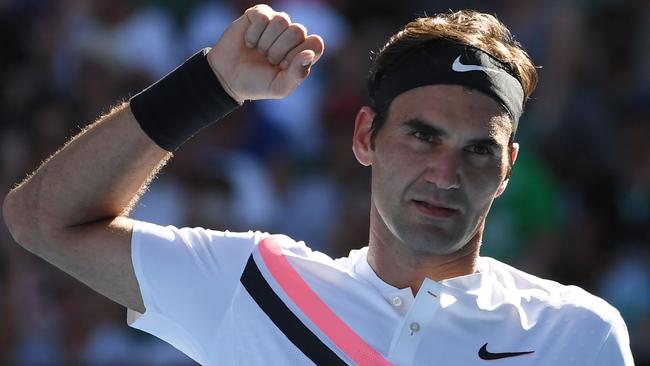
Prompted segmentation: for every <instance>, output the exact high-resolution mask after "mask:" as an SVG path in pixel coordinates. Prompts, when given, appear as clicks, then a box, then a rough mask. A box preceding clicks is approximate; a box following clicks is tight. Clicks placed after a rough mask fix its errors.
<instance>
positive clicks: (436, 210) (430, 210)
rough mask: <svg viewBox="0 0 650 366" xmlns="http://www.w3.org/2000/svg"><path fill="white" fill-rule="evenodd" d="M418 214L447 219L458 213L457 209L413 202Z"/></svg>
mask: <svg viewBox="0 0 650 366" xmlns="http://www.w3.org/2000/svg"><path fill="white" fill-rule="evenodd" d="M413 202H414V203H415V207H416V208H417V209H418V211H420V213H422V214H424V215H425V216H429V217H432V218H436V219H447V218H450V217H451V216H453V215H454V214H455V213H457V212H458V210H457V209H454V208H450V207H445V206H443V205H441V204H437V203H431V202H425V201H418V200H413Z"/></svg>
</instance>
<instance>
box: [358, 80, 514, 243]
mask: <svg viewBox="0 0 650 366" xmlns="http://www.w3.org/2000/svg"><path fill="white" fill-rule="evenodd" d="M364 113H365V114H366V116H365V117H364V116H362V114H364ZM373 117H374V113H373V112H372V110H370V109H366V110H365V112H364V110H363V109H362V111H361V112H360V113H359V116H357V125H356V128H355V141H354V151H355V155H356V156H357V159H358V160H359V161H360V162H361V163H362V164H364V165H372V208H371V222H373V226H374V227H373V228H372V230H373V231H374V232H375V233H374V234H375V235H377V236H379V239H380V240H383V241H387V240H388V241H396V242H398V243H401V244H403V245H405V246H406V247H408V248H410V249H411V250H414V251H417V252H424V253H428V254H433V255H446V254H450V253H453V252H455V251H457V250H459V249H460V248H462V247H463V246H464V245H465V244H467V243H468V242H469V241H470V240H471V239H472V238H474V237H475V236H476V235H477V233H478V231H479V230H481V229H482V227H483V223H484V221H485V217H486V215H487V213H488V211H489V209H490V206H491V204H492V201H493V200H494V198H495V197H496V196H498V195H500V194H501V193H502V192H503V190H504V189H505V185H506V175H507V172H508V169H509V165H510V162H509V161H510V159H509V156H508V155H509V154H511V151H512V156H511V158H512V160H513V161H514V159H515V158H516V152H517V146H516V144H515V145H513V147H512V149H511V147H510V146H509V137H510V133H511V131H512V127H511V124H510V122H509V120H508V118H507V114H505V112H504V110H503V109H502V108H501V107H500V106H499V105H498V103H497V102H496V101H494V100H493V99H492V98H490V97H488V96H487V95H485V94H483V93H480V92H478V91H473V90H469V89H467V88H465V87H462V86H457V85H430V86H424V87H420V88H415V89H412V90H409V91H407V92H405V93H403V94H401V95H399V96H398V97H397V98H395V99H394V100H393V102H392V104H391V106H390V109H389V112H388V116H387V117H386V121H385V123H384V125H383V126H382V127H381V129H380V130H379V132H378V134H377V136H376V141H375V144H374V149H373V148H370V147H369V136H368V135H369V131H368V129H367V128H369V125H368V123H371V122H372V118H373ZM368 120H369V121H368ZM366 133H367V135H366Z"/></svg>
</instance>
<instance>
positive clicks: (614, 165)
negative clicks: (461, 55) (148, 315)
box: [0, 0, 650, 365]
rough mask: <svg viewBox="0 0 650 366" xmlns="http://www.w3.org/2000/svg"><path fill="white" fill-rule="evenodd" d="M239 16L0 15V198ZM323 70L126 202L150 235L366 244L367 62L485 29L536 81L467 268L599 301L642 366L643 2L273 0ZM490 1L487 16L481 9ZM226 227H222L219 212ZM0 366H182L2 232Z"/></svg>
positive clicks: (69, 8) (647, 127) (158, 7)
mask: <svg viewBox="0 0 650 366" xmlns="http://www.w3.org/2000/svg"><path fill="white" fill-rule="evenodd" d="M252 4H253V2H250V1H228V2H226V1H222V2H213V1H200V0H192V1H190V0H185V1H174V0H157V1H155V0H151V1H126V0H112V1H108V0H60V1H45V0H20V1H19V0H13V1H12V0H0V45H1V46H0V47H1V51H0V187H2V190H3V194H2V196H4V194H5V192H7V191H8V189H9V188H10V187H11V186H12V185H13V184H15V183H16V182H18V181H20V180H22V179H23V178H24V177H25V176H26V175H27V174H28V173H29V172H31V171H33V169H34V168H35V167H37V166H38V164H40V162H42V161H43V160H44V159H45V158H47V157H48V156H49V155H50V154H52V153H53V152H54V151H55V150H56V149H57V148H58V147H59V146H61V145H62V144H63V143H64V142H65V141H66V139H67V138H69V137H71V136H72V135H74V134H76V133H77V132H79V130H80V128H82V127H83V126H85V125H87V124H88V123H91V122H92V121H94V120H95V119H96V118H97V117H98V116H99V115H101V114H102V113H106V112H107V111H109V110H110V107H111V106H114V105H116V104H119V103H120V102H121V101H123V100H127V99H128V98H129V97H130V96H131V95H133V94H135V93H136V92H138V91H139V90H141V89H142V88H144V87H145V86H147V85H148V84H149V83H151V82H152V81H155V80H157V79H158V78H160V77H161V76H163V75H164V74H165V73H166V72H167V71H169V70H170V69H172V68H173V67H174V66H176V65H177V64H179V63H180V62H182V61H183V60H184V59H186V58H188V57H189V56H190V55H192V54H193V53H194V52H195V51H196V50H197V49H199V48H202V47H205V46H210V45H212V44H213V43H214V42H215V41H216V40H217V38H218V36H219V35H220V34H221V32H222V31H223V30H224V29H225V28H226V27H227V26H228V24H229V23H230V22H231V21H232V20H234V19H235V18H237V17H238V16H239V15H240V14H241V13H242V12H243V10H244V9H246V8H247V7H249V6H251V5H252ZM271 5H273V6H274V7H275V8H276V9H279V10H284V11H286V12H288V13H289V14H290V16H291V17H292V19H293V20H294V21H298V22H301V23H303V24H305V25H306V26H307V28H308V29H309V31H310V32H315V33H318V34H320V35H322V36H323V38H324V40H325V45H326V52H325V56H324V57H323V59H322V60H321V62H320V63H319V64H318V65H317V66H316V67H314V68H313V69H312V75H311V76H310V78H309V79H308V80H307V81H306V82H304V83H303V85H301V86H300V88H298V90H297V91H296V92H295V93H293V95H291V96H290V97H289V98H286V99H284V100H280V101H263V102H255V103H246V104H245V106H244V107H243V108H240V109H239V110H237V111H236V112H234V113H232V114H231V115H230V116H229V117H228V118H227V119H226V120H224V121H221V122H220V123H219V127H216V128H210V129H207V130H205V131H204V132H202V133H201V134H200V135H199V136H197V137H196V138H194V139H193V140H192V141H191V142H190V143H188V144H186V145H185V146H184V147H183V148H182V149H181V150H180V151H179V152H178V153H177V154H176V157H175V158H174V159H173V160H172V161H171V163H170V164H169V165H168V166H167V167H166V168H165V169H164V170H163V172H162V173H161V174H160V176H159V178H158V179H157V180H156V181H155V182H154V184H153V185H152V186H151V189H150V191H149V192H148V193H147V194H146V195H145V196H144V198H143V199H142V201H141V202H140V203H139V204H138V206H137V209H136V211H135V212H134V216H135V217H136V218H138V219H142V220H148V221H152V222H156V223H159V224H173V225H176V226H203V227H208V228H214V229H221V230H224V229H229V230H232V231H234V230H241V231H247V230H248V229H253V230H261V231H268V232H276V233H277V232H281V233H286V234H288V235H291V236H293V237H294V238H295V239H298V240H305V241H306V242H307V243H308V244H310V245H311V246H312V247H313V248H315V249H318V250H321V251H323V252H326V253H328V254H330V255H332V256H341V255H346V254H347V252H348V251H349V250H350V249H351V248H357V247H361V246H365V245H366V244H367V240H368V212H369V169H365V168H363V167H361V166H360V165H359V164H358V163H357V162H356V161H355V159H354V156H353V154H352V151H351V136H352V131H353V123H354V116H355V114H356V111H357V110H358V108H359V107H360V106H362V105H363V104H364V103H366V101H367V99H366V98H367V96H366V90H365V80H366V76H367V72H368V66H369V60H370V55H371V51H372V50H376V49H378V48H379V47H380V46H381V45H382V44H383V43H384V42H385V41H386V40H387V38H388V36H390V35H391V34H392V33H394V32H395V31H396V30H398V28H399V26H400V25H403V24H404V23H405V22H407V21H409V20H411V19H413V18H414V17H415V16H418V15H419V16H421V15H424V14H433V13H436V12H439V11H446V10H449V9H450V7H451V8H452V9H453V10H458V9H462V8H475V9H478V10H482V11H486V12H488V13H491V14H495V15H496V16H497V17H498V18H499V19H500V20H501V21H503V22H504V23H505V24H506V25H507V26H508V27H509V28H510V29H511V31H512V32H513V33H514V34H515V35H516V38H517V39H518V40H519V42H521V43H522V44H523V46H524V47H525V48H526V49H527V50H528V52H529V54H530V55H531V56H532V58H533V60H534V61H535V63H536V64H537V65H540V66H541V67H542V68H541V69H539V72H540V77H541V83H540V85H539V88H538V90H537V92H536V93H535V94H534V95H533V99H532V100H531V102H530V103H529V104H528V107H527V112H526V113H525V114H524V116H523V119H522V121H521V123H520V129H519V132H518V140H519V142H520V144H521V145H522V148H521V153H520V158H519V160H518V161H517V165H516V168H515V170H514V172H513V176H512V179H511V182H510V186H509V189H508V191H506V193H505V195H504V196H502V197H501V198H500V199H498V200H497V201H496V202H495V205H494V207H493V209H492V212H491V216H490V217H489V219H488V225H487V226H488V228H487V233H486V237H485V240H484V244H483V251H482V254H483V255H489V256H493V257H496V258H498V259H501V260H503V261H506V262H508V263H511V264H513V265H515V266H517V267H519V268H521V269H523V270H526V271H529V272H531V273H533V274H536V275H539V276H542V277H547V278H552V279H554V280H557V281H559V282H562V283H565V284H576V285H579V286H581V287H583V288H585V289H587V290H588V291H590V292H593V293H595V294H597V295H599V296H601V297H603V298H605V299H606V300H607V301H608V302H610V303H611V304H613V305H614V306H616V307H617V308H618V309H619V310H620V312H621V314H622V315H623V317H624V318H625V321H626V323H627V326H628V328H629V331H630V336H631V342H632V348H633V352H634V355H635V359H636V362H637V364H638V365H650V245H649V244H650V143H648V142H649V140H650V98H649V96H650V86H649V85H650V2H648V1H614V0H611V1H607V0H582V1H532V0H498V1H489V2H486V1H453V2H450V1H434V0H428V1H424V0H421V1H416V0H402V1H399V2H395V1H391V0H379V1H372V2H369V1H352V0H329V1H327V0H321V1H318V0H309V1H304V0H303V1H298V0H294V1H277V2H273V3H272V4H271ZM488 5H489V6H488ZM224 213H227V214H224ZM0 364H2V365H127V364H134V365H193V362H192V361H191V360H189V359H188V358H186V357H185V356H184V355H182V354H180V353H179V352H177V351H176V350H175V349H173V348H172V347H170V346H167V345H166V344H164V343H162V342H160V341H158V340H156V338H154V337H152V336H149V335H147V334H145V333H141V332H139V331H135V330H132V329H130V328H128V327H127V326H126V322H125V310H124V309H123V308H122V307H120V306H118V305H115V304H113V303H111V302H110V301H109V300H107V299H105V298H103V297H102V296H100V295H96V294H94V293H93V292H92V291H90V290H89V289H88V288H86V287H85V286H83V285H81V284H80V283H78V282H76V281H75V280H73V279H72V278H71V277H68V276H67V275H65V274H63V273H61V272H60V271H58V270H56V269H55V268H54V267H52V266H51V265H49V264H47V263H45V262H44V261H42V260H41V259H39V258H37V257H35V256H33V255H31V254H29V253H27V252H26V251H25V250H23V249H22V248H21V247H19V246H17V245H15V244H14V242H13V240H12V239H11V237H10V235H9V233H8V232H7V230H6V227H5V225H0Z"/></svg>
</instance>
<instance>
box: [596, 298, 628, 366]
mask: <svg viewBox="0 0 650 366" xmlns="http://www.w3.org/2000/svg"><path fill="white" fill-rule="evenodd" d="M614 311H615V310H614ZM615 312H616V314H615V315H616V316H615V317H614V319H613V320H612V321H611V325H612V328H611V330H610V332H609V334H608V335H607V337H606V338H605V341H604V343H603V346H602V347H601V349H600V352H598V356H597V358H596V362H595V363H594V365H596V366H634V360H633V358H632V351H631V349H630V336H629V334H628V332H627V327H626V326H625V322H624V321H623V318H622V317H621V315H620V314H619V313H618V311H615Z"/></svg>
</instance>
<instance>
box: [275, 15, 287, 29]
mask: <svg viewBox="0 0 650 366" xmlns="http://www.w3.org/2000/svg"><path fill="white" fill-rule="evenodd" d="M271 22H272V23H273V24H275V25H276V26H280V27H283V28H286V27H288V26H289V24H291V22H290V20H289V19H287V18H285V17H282V16H279V15H277V14H276V16H274V17H273V19H272V20H271Z"/></svg>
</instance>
